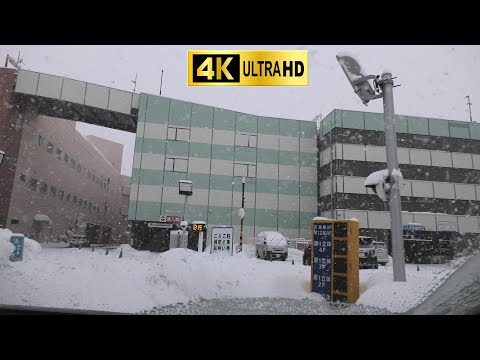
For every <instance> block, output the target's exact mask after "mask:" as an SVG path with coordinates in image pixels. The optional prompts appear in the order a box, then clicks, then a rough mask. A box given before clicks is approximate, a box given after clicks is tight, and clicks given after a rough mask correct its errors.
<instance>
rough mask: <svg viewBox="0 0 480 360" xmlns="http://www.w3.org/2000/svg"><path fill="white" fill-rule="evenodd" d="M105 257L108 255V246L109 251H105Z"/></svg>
mask: <svg viewBox="0 0 480 360" xmlns="http://www.w3.org/2000/svg"><path fill="white" fill-rule="evenodd" d="M105 255H108V246H107V250H105Z"/></svg>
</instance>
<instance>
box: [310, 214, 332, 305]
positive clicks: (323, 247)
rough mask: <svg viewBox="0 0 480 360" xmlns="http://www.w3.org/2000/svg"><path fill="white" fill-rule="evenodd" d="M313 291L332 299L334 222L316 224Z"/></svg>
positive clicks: (329, 299)
mask: <svg viewBox="0 0 480 360" xmlns="http://www.w3.org/2000/svg"><path fill="white" fill-rule="evenodd" d="M313 231H314V233H313V264H312V271H313V279H312V280H313V287H312V291H313V292H316V293H319V294H321V295H322V296H323V297H324V298H325V299H327V300H328V301H331V299H332V286H331V285H332V284H331V277H332V223H321V224H314V229H313Z"/></svg>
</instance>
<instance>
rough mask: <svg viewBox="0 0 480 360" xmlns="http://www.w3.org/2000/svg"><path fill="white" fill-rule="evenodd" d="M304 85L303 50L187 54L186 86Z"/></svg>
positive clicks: (305, 63)
mask: <svg viewBox="0 0 480 360" xmlns="http://www.w3.org/2000/svg"><path fill="white" fill-rule="evenodd" d="M307 85H308V51H307V50H261V51H253V50H240V51H235V50H190V51H189V52H188V86H307Z"/></svg>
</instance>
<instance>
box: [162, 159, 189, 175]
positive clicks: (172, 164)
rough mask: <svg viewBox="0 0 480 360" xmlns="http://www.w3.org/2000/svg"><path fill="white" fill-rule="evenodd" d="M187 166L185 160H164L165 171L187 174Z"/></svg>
mask: <svg viewBox="0 0 480 360" xmlns="http://www.w3.org/2000/svg"><path fill="white" fill-rule="evenodd" d="M187 164H188V160H187V159H178V158H166V159H165V170H167V171H180V172H187Z"/></svg>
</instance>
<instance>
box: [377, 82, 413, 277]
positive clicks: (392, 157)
mask: <svg viewBox="0 0 480 360" xmlns="http://www.w3.org/2000/svg"><path fill="white" fill-rule="evenodd" d="M379 85H380V87H381V89H382V93H383V117H384V121H385V148H386V152H387V168H388V174H389V176H390V179H391V180H390V183H391V184H392V186H391V188H390V196H389V205H390V218H391V234H392V258H393V281H406V275H405V256H404V246H403V228H402V202H401V197H400V183H399V181H396V179H395V177H394V176H393V171H394V170H396V171H398V155H397V132H396V130H395V122H394V117H395V115H394V109H393V79H392V74H390V73H384V74H382V79H381V80H380V81H379Z"/></svg>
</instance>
